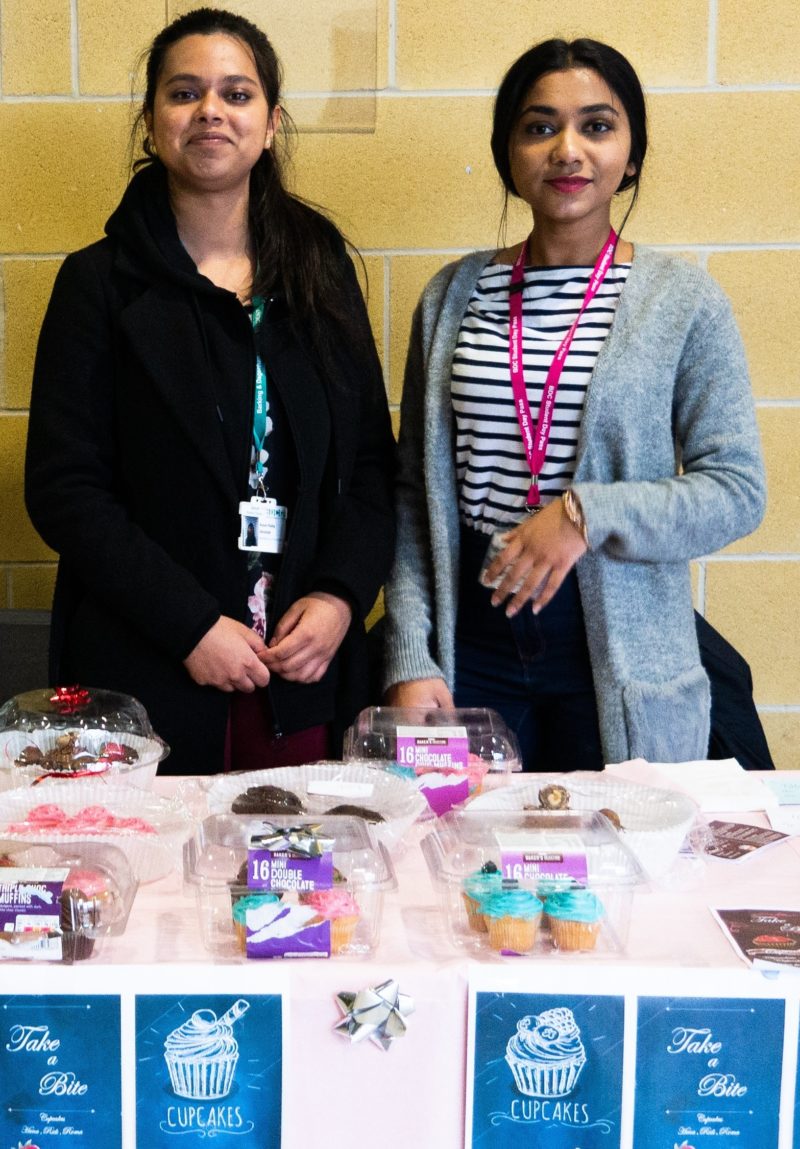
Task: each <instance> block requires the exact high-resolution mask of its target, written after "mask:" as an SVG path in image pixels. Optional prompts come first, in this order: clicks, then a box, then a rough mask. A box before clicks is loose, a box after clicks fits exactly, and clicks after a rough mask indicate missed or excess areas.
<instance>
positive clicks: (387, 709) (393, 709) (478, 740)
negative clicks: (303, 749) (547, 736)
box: [344, 706, 522, 772]
mask: <svg viewBox="0 0 800 1149" xmlns="http://www.w3.org/2000/svg"><path fill="white" fill-rule="evenodd" d="M445 726H446V727H463V728H464V729H465V730H466V735H467V739H468V741H469V752H470V754H474V755H476V756H477V757H478V758H481V759H482V760H483V761H484V762H485V763H486V764H487V765H488V767H489V770H490V771H492V772H494V771H508V770H521V769H522V761H521V756H520V749H519V745H518V743H517V739H516V736H515V735H514V734H513V732H512V731H511V730H509V728H508V727H507V726H506V724H505V722H504V721H503V719H502V718H501V717H500V715H499V714H498V713H497V712H496V711H495V710H486V709H478V708H470V709H463V710H458V709H455V710H441V709H439V708H437V707H397V706H371V707H368V708H367V709H366V710H362V711H361V713H360V714H359V715H358V717H357V718H356V720H355V722H354V723H353V725H352V726H351V727H350V728H349V730H347V732H346V733H345V737H344V757H345V758H346V759H350V760H360V759H371V758H378V759H383V760H384V761H386V760H392V759H394V760H396V759H397V730H398V727H412V728H418V727H426V728H430V729H431V731H434V730H435V729H436V728H440V727H445Z"/></svg>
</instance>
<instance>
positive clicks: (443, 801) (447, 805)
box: [419, 775, 469, 818]
mask: <svg viewBox="0 0 800 1149" xmlns="http://www.w3.org/2000/svg"><path fill="white" fill-rule="evenodd" d="M448 783H449V784H448V785H444V786H426V785H425V782H424V780H423V781H422V782H421V783H420V787H419V789H420V793H421V794H422V795H423V797H424V798H425V800H426V801H427V803H428V805H429V806H430V808H431V810H433V812H434V814H435V815H436V817H437V818H440V817H441V816H442V814H446V813H447V811H448V810H452V808H453V807H454V806H457V805H458V804H459V802H466V800H467V798H468V797H469V782H468V780H467V779H466V778H459V777H457V776H456V775H453V778H452V782H450V781H449V780H448Z"/></svg>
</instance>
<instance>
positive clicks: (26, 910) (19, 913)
mask: <svg viewBox="0 0 800 1149" xmlns="http://www.w3.org/2000/svg"><path fill="white" fill-rule="evenodd" d="M0 873H2V874H3V877H2V879H0V930H4V931H10V932H12V933H13V932H17V931H18V932H20V933H22V932H23V931H24V930H34V929H48V928H50V927H52V925H53V923H55V926H56V928H58V923H59V919H60V914H61V907H60V903H59V899H60V897H61V889H62V887H63V885H64V879H65V878H66V876H67V871H66V870H60V871H53V870H50V871H47V873H48V875H49V876H48V878H46V879H44V878H41V877H38V876H32V875H31V871H29V870H20V869H13V868H11V869H7V870H6V871H5V872H4V873H3V871H0ZM56 874H58V875H59V877H58V878H56V877H55V875H56Z"/></svg>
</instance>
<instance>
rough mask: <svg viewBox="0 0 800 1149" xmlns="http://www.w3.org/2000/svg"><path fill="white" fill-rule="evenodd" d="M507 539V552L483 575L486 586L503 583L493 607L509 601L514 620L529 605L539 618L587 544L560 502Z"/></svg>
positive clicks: (516, 529) (520, 526) (552, 505)
mask: <svg viewBox="0 0 800 1149" xmlns="http://www.w3.org/2000/svg"><path fill="white" fill-rule="evenodd" d="M505 537H506V545H505V547H504V549H503V550H502V551H501V552H500V554H499V555H498V556H497V557H496V558H495V559H494V561H493V562H492V563H491V565H490V566H489V567H488V568H487V570H486V571H485V573H484V575H483V582H484V584H485V585H486V586H489V585H490V584H492V583H495V582H497V580H498V579H500V580H501V581H500V582H499V584H498V586H497V588H496V589H495V590H494V592H493V594H492V606H500V605H501V603H503V602H505V600H506V599H510V601H509V602H508V603H507V605H506V614H507V615H508V617H509V618H513V616H514V615H515V614H517V613H518V611H519V610H521V609H522V607H523V606H524V605H525V603H526V602H530V603H531V605H532V608H533V613H534V614H538V613H539V611H540V610H542V608H543V607H545V606H547V604H548V603H549V602H550V600H551V599H552V598H553V596H554V595H555V593H556V591H557V590H558V588H559V587H560V586H561V584H562V582H563V581H564V579H565V578H566V576H567V575H568V574H569V572H570V571H571V570H572V568H573V567H574V566H575V563H576V562H577V561H578V559H579V558H580V557H581V555H582V554H584V553H585V551H586V543H585V542H584V541H583V537H582V535H581V533H580V531H579V530H578V529H577V527H575V526H574V525H573V524H572V523H571V522H570V520H569V518H568V517H567V514H566V512H565V510H564V505H563V503H562V502H561V500H560V499H556V500H554V501H553V502H552V503H549V504H548V506H546V507H545V508H544V509H543V510H541V511H539V512H538V513H537V514H535V515H531V516H530V517H529V518H527V519H525V521H524V522H522V523H519V525H518V526H516V527H513V528H512V529H511V530H510V531H508V532H507V534H506V536H505Z"/></svg>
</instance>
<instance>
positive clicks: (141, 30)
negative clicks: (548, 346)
mask: <svg viewBox="0 0 800 1149" xmlns="http://www.w3.org/2000/svg"><path fill="white" fill-rule="evenodd" d="M192 6H193V5H192V3H190V2H189V3H187V0H0V21H1V23H0V36H1V38H2V39H1V45H2V52H1V54H0V189H1V192H0V194H1V195H2V208H0V285H1V287H2V295H1V297H0V332H1V333H2V370H1V373H0V609H10V608H16V609H23V608H29V609H32V608H39V607H46V606H48V605H49V601H50V593H51V589H52V581H53V573H54V561H53V555H52V554H51V553H50V552H49V551H48V550H47V548H46V547H45V546H44V545H43V544H42V543H41V541H40V540H39V539H38V538H37V536H36V534H35V532H34V531H33V529H32V527H31V526H30V524H29V523H28V522H27V519H26V517H25V511H24V507H23V501H22V459H23V448H24V442H25V428H26V407H27V404H28V395H29V388H30V374H31V363H32V357H33V353H34V348H35V342H36V336H37V331H38V327H39V324H40V322H41V317H42V313H43V309H44V307H45V304H46V300H47V297H48V293H49V290H50V286H51V283H52V280H53V276H54V274H55V271H56V269H57V267H58V264H59V261H60V260H61V259H62V257H63V255H64V254H65V253H66V252H68V251H70V250H72V249H74V248H76V247H78V246H81V245H83V244H86V243H89V242H90V241H92V240H93V239H95V238H96V237H97V236H98V235H99V234H100V233H101V231H102V226H103V223H104V221H105V219H106V217H107V215H108V214H109V212H110V210H111V209H112V208H113V206H114V204H115V202H116V200H117V198H118V196H119V194H120V191H121V189H122V187H123V186H124V182H125V179H126V155H127V135H128V127H129V124H130V119H131V112H130V94H131V90H132V84H133V81H132V70H133V68H134V64H135V61H136V59H137V57H138V54H139V51H140V49H141V48H142V47H144V46H145V45H146V43H147V42H148V40H149V39H150V37H151V36H152V35H153V34H154V33H155V32H156V31H157V30H158V29H159V28H160V27H161V26H162V25H163V24H164V23H165V22H166V21H167V20H169V19H171V18H173V17H174V16H176V15H178V14H179V13H180V12H182V11H186V10H187V9H188V8H190V7H192ZM229 6H230V7H231V8H234V9H236V10H238V11H241V12H242V13H243V14H245V15H247V16H248V17H250V18H251V19H254V20H256V21H258V22H260V23H262V24H263V26H264V27H265V28H266V29H267V31H268V32H269V33H270V34H271V36H272V38H273V40H274V43H275V45H276V47H277V48H278V51H279V53H280V55H281V57H282V59H283V61H284V64H285V67H286V81H287V83H286V87H287V100H286V103H287V106H288V108H289V110H290V112H291V113H292V114H293V116H294V118H295V120H296V121H297V123H298V125H299V126H300V129H301V134H300V137H299V145H298V148H297V153H296V158H295V164H294V173H295V176H294V178H295V181H296V186H297V188H298V189H299V190H300V191H301V192H302V193H303V194H304V195H306V196H308V197H309V198H311V199H312V200H315V201H317V202H319V203H321V204H323V205H325V206H326V207H327V208H328V209H329V210H330V212H331V213H332V214H333V216H334V218H335V219H336V220H337V222H338V223H339V224H340V226H341V227H342V228H343V229H344V230H345V232H346V233H347V234H348V235H349V237H350V238H351V239H352V240H353V241H354V242H355V243H356V244H357V245H358V246H359V247H360V248H361V250H362V252H363V253H364V256H365V262H366V265H367V270H368V273H369V293H370V295H369V299H370V312H371V316H372V320H373V324H374V329H375V335H376V339H377V341H378V346H379V348H380V350H381V354H382V358H383V363H384V368H385V371H386V383H387V388H388V391H389V396H390V399H391V402H392V404H393V406H394V407H396V406H397V404H398V403H399V400H400V393H401V387H402V363H403V356H404V351H405V343H406V338H407V333H408V326H409V317H410V313H411V310H412V307H413V304H414V302H415V299H416V297H417V295H418V293H419V290H420V289H421V287H422V285H423V284H424V282H425V281H426V279H427V278H428V276H429V275H430V274H431V273H432V272H433V271H435V270H436V268H437V267H439V266H440V265H441V264H442V263H444V262H446V261H448V260H450V259H452V258H454V257H456V256H457V255H459V254H461V253H462V252H465V251H468V250H470V249H471V248H474V247H478V246H492V245H494V243H495V241H496V238H497V232H498V223H499V216H500V208H501V197H500V192H499V185H498V181H497V179H496V177H495V174H494V171H493V168H492V165H491V159H490V154H489V147H488V136H489V121H490V114H491V103H492V92H493V89H494V88H495V87H496V85H497V83H498V82H499V79H500V77H501V76H502V74H503V71H504V70H505V68H506V67H507V66H508V64H509V63H510V62H511V61H512V60H513V59H514V58H515V56H516V55H518V54H519V52H520V51H522V50H523V49H524V48H525V47H527V46H528V45H530V44H531V43H533V42H535V41H536V40H539V39H542V38H544V37H547V36H551V35H556V34H558V35H565V36H567V37H571V36H574V35H582V34H586V35H593V36H596V37H598V38H600V39H605V40H607V41H609V42H610V43H612V44H614V45H615V46H616V47H618V48H620V49H621V50H622V51H623V52H625V53H626V54H628V55H629V56H630V57H631V59H632V60H633V61H634V63H635V64H636V65H637V67H638V69H639V71H640V74H641V76H642V78H643V80H644V82H645V85H646V87H647V90H648V98H649V109H650V118H651V129H652V151H651V154H650V156H649V159H648V170H647V173H646V177H645V180H644V187H643V194H642V197H641V202H640V206H639V207H638V208H637V211H636V213H635V215H634V217H633V218H632V219H631V221H630V223H629V225H628V235H629V237H630V238H631V239H633V240H634V241H637V242H640V243H647V244H653V245H655V246H658V247H661V248H663V249H665V250H671V251H677V252H680V253H682V254H685V255H686V256H687V257H688V258H691V259H695V260H697V261H698V262H699V263H701V264H702V265H704V266H706V267H707V268H708V270H709V271H710V272H711V274H712V275H714V276H716V277H717V279H719V281H720V282H721V283H722V284H723V286H724V287H725V289H726V290H727V291H728V292H729V294H730V295H731V297H732V299H733V302H734V306H735V308H736V312H737V315H738V317H739V320H740V323H741V325H742V329H743V332H744V336H745V340H746V343H747V348H748V353H749V358H750V364H751V368H752V375H753V387H754V391H755V396H756V402H757V405H758V415H759V420H760V424H761V429H762V434H763V439H764V447H765V451H766V458H767V466H768V471H769V484H770V502H769V511H768V514H767V517H766V520H765V522H764V524H763V526H762V527H761V528H760V529H759V530H758V531H757V532H756V533H755V534H754V535H751V536H750V537H749V538H747V539H745V540H744V541H742V542H741V543H738V544H736V545H735V546H733V547H731V548H729V550H728V551H726V552H725V553H723V554H720V555H715V556H710V557H708V558H707V559H705V560H704V561H702V562H699V563H697V564H696V571H695V574H696V579H695V583H696V588H697V599H698V605H699V607H700V608H701V609H702V610H703V611H704V612H705V613H706V614H707V616H708V617H709V618H710V620H711V621H712V622H713V623H715V624H716V625H717V626H719V628H720V629H721V630H722V631H723V632H724V633H725V634H726V635H727V636H728V637H729V638H730V639H731V640H732V641H733V642H734V643H735V644H736V645H737V646H738V647H739V648H740V649H741V650H742V651H743V652H744V654H745V655H746V656H747V658H748V659H749V661H750V663H751V665H752V668H753V673H754V677H755V685H756V697H757V701H758V704H759V708H760V710H761V713H762V716H763V719H764V723H765V726H766V729H767V733H768V737H769V739H770V744H771V746H772V750H773V753H774V756H775V758H776V760H777V762H778V763H779V765H781V766H783V767H795V768H796V767H800V659H798V655H797V651H798V649H800V608H799V607H798V602H800V347H799V346H798V344H799V343H800V340H799V339H798V329H800V302H799V300H800V294H799V293H798V283H800V148H798V138H800V53H798V51H797V45H798V43H800V6H799V5H798V4H797V0H680V2H678V0H653V2H652V3H642V2H641V0H614V2H611V0H570V3H568V4H564V5H561V6H557V7H556V8H554V7H553V6H552V5H550V4H545V3H542V2H540V0H518V2H516V3H513V4H509V3H507V2H505V0H483V3H480V4H478V3H473V2H466V0H433V2H431V0H302V3H298V2H297V0H231V2H230V4H229ZM556 12H558V13H560V15H555V13H556ZM526 222H527V221H526V219H525V217H524V215H522V214H521V213H519V212H517V213H514V212H512V214H511V217H510V222H509V232H508V237H509V241H513V240H514V239H516V238H519V237H521V236H522V235H523V234H524V231H525V226H526Z"/></svg>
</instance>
